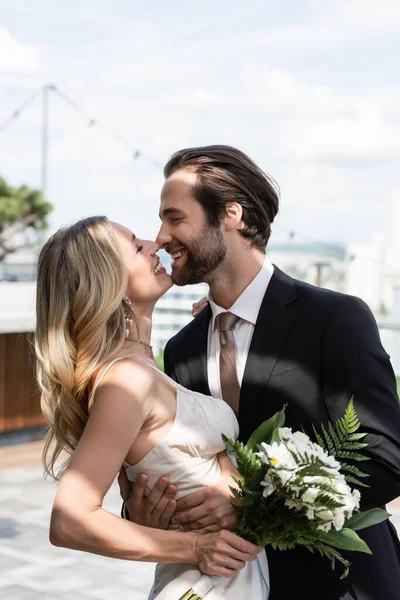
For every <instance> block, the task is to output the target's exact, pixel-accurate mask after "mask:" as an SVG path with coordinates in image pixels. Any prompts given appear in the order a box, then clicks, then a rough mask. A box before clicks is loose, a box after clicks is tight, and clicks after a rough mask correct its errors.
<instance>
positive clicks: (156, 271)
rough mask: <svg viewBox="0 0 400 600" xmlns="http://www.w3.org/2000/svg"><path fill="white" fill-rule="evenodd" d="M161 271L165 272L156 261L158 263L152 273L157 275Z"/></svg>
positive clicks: (159, 262)
mask: <svg viewBox="0 0 400 600" xmlns="http://www.w3.org/2000/svg"><path fill="white" fill-rule="evenodd" d="M161 271H165V269H164V267H163V266H162V264H161V261H158V263H157V264H156V266H155V267H154V269H153V273H154V275H157V274H158V273H160V272H161Z"/></svg>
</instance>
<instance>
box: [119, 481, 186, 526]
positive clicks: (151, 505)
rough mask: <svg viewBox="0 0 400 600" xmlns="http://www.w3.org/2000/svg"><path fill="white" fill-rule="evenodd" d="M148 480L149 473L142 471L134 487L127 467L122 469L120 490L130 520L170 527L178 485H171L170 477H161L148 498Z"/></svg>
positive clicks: (141, 523)
mask: <svg viewBox="0 0 400 600" xmlns="http://www.w3.org/2000/svg"><path fill="white" fill-rule="evenodd" d="M147 480H148V477H147V475H146V474H144V473H142V474H141V475H139V477H138V478H137V480H136V482H135V485H134V486H133V487H132V486H131V483H130V481H129V480H128V478H127V476H126V473H125V469H121V471H120V474H119V476H118V484H119V490H120V494H121V497H122V499H123V501H124V503H125V506H126V508H127V510H128V512H129V517H130V520H131V521H133V522H134V523H137V524H138V525H145V526H146V527H155V528H156V529H168V527H169V524H170V521H171V517H172V515H173V514H174V512H175V509H176V500H174V497H175V494H176V486H174V485H170V483H169V479H168V477H161V478H160V479H159V480H158V481H157V483H156V485H155V486H154V488H153V489H152V491H151V492H150V494H149V495H148V497H147V498H146V496H145V495H144V493H145V490H146V483H147Z"/></svg>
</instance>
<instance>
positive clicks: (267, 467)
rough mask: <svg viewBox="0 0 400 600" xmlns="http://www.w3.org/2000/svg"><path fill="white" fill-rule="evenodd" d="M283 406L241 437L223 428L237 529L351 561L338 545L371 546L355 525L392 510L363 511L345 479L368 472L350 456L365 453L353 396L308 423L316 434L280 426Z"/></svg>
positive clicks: (189, 597) (360, 457)
mask: <svg viewBox="0 0 400 600" xmlns="http://www.w3.org/2000/svg"><path fill="white" fill-rule="evenodd" d="M284 425H285V407H284V408H283V409H282V410H281V411H279V412H278V413H276V414H275V415H274V416H273V417H271V419H269V420H268V421H265V422H264V423H263V424H262V425H260V427H259V428H258V429H256V431H254V433H253V434H252V436H251V437H250V439H249V441H248V443H247V444H246V445H244V444H242V443H240V442H238V441H235V440H232V439H229V438H227V437H225V436H223V440H224V442H225V446H226V448H227V451H228V454H230V455H232V456H234V457H235V459H236V462H237V468H238V471H239V473H240V477H239V478H235V477H234V480H235V482H236V484H237V486H238V487H237V488H234V487H231V491H232V494H233V495H234V496H235V498H236V499H237V506H236V510H237V523H238V527H237V532H236V533H237V534H238V535H240V536H241V537H243V538H244V539H246V540H248V541H250V542H253V543H254V544H258V545H259V546H269V545H270V546H271V547H272V548H273V549H274V550H275V549H278V550H290V549H293V548H295V547H296V546H304V547H305V548H308V550H310V551H311V552H315V551H317V552H319V553H320V554H321V555H322V556H324V557H326V558H327V559H329V560H330V562H331V565H332V568H333V569H334V568H335V565H336V562H339V563H341V564H342V565H343V567H344V570H343V573H342V575H341V578H343V577H346V576H347V574H348V572H349V567H350V561H348V560H347V559H346V558H344V557H343V556H342V554H341V552H340V551H341V550H346V551H358V552H365V553H367V554H371V550H370V549H369V547H368V546H367V544H366V543H365V542H364V541H363V540H362V539H361V538H360V537H359V536H358V535H357V533H356V532H357V531H358V530H360V529H364V528H365V527H370V526H371V525H375V524H377V523H380V522H382V521H384V520H386V519H387V518H389V516H390V515H389V513H387V512H386V511H385V510H382V509H379V508H374V509H372V510H368V511H365V512H360V511H359V510H358V509H359V506H360V492H359V491H358V490H357V489H352V488H351V487H350V485H349V484H355V485H357V486H359V487H368V486H367V485H366V483H364V481H363V479H364V478H366V477H368V475H367V474H365V473H363V472H362V471H361V469H360V468H359V467H358V466H357V465H356V464H355V463H357V462H361V461H365V460H368V457H367V456H365V455H364V454H363V453H362V450H363V449H364V448H365V447H366V446H367V444H366V443H365V442H363V441H362V440H363V438H364V437H365V435H366V433H360V432H359V431H358V430H359V427H360V422H359V420H358V417H357V414H356V411H355V409H354V403H353V398H352V399H351V400H350V401H349V403H348V405H347V408H346V411H345V414H344V416H343V417H342V418H341V419H339V420H338V421H336V422H335V423H334V424H332V423H330V422H329V423H328V424H327V425H326V426H324V425H321V430H320V432H318V431H317V430H316V428H315V427H314V426H313V432H314V435H315V439H316V442H314V441H312V440H311V439H310V437H309V436H308V435H306V434H305V433H304V432H301V431H295V432H293V431H292V429H290V428H288V427H285V426H284ZM221 579H223V578H219V577H216V576H210V575H202V577H201V578H200V579H199V581H198V582H196V584H195V585H194V586H193V587H192V588H191V589H190V590H188V591H187V592H186V593H185V594H184V595H183V596H182V597H181V598H180V600H201V598H204V597H205V596H206V594H207V593H208V592H209V591H210V589H212V588H213V587H214V586H216V585H218V581H220V580H221Z"/></svg>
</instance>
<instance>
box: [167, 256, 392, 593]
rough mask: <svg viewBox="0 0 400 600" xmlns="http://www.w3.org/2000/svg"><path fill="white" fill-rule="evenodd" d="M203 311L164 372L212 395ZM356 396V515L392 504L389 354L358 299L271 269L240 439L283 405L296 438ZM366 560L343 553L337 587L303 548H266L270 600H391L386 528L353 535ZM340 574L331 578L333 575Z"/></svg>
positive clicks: (181, 336)
mask: <svg viewBox="0 0 400 600" xmlns="http://www.w3.org/2000/svg"><path fill="white" fill-rule="evenodd" d="M210 316H211V309H210V308H209V307H207V308H205V309H204V310H203V311H202V313H201V314H200V315H199V316H198V317H197V318H196V319H194V320H193V321H192V322H191V323H189V325H187V326H186V327H185V328H184V329H182V330H181V331H180V332H179V333H178V334H177V335H176V336H174V337H173V338H172V339H171V340H170V341H169V342H168V344H167V347H166V349H165V354H164V361H165V370H166V372H167V373H168V374H169V375H170V376H171V377H172V378H173V379H175V380H176V381H177V382H179V383H181V384H182V385H184V386H185V387H188V388H190V389H193V390H196V391H200V392H202V393H205V394H210V390H209V387H208V382H207V336H208V327H209V320H210ZM353 394H354V396H355V408H356V411H357V414H358V416H359V418H360V421H361V424H362V428H363V431H367V432H368V436H367V438H366V441H367V442H368V444H369V446H368V448H367V452H368V455H369V457H370V459H371V460H370V461H369V462H365V463H363V465H362V466H363V470H364V471H367V472H368V473H369V474H370V477H369V479H368V480H367V483H368V484H369V485H370V487H369V488H367V489H364V488H363V489H362V490H361V493H362V508H369V507H373V506H383V505H384V504H385V503H386V502H389V501H390V500H393V499H394V498H396V497H397V496H400V405H399V400H398V396H397V391H396V380H395V377H394V373H393V369H392V367H391V364H390V360H389V356H388V355H387V354H386V352H385V350H384V349H383V347H382V345H381V342H380V338H379V333H378V329H377V326H376V323H375V320H374V318H373V316H372V313H371V312H370V310H369V309H368V307H367V306H366V304H365V303H364V302H362V301H361V300H360V299H358V298H354V297H352V296H347V295H344V294H339V293H336V292H332V291H329V290H325V289H321V288H317V287H314V286H311V285H308V284H306V283H304V282H301V281H297V280H294V279H292V278H291V277H288V276H287V275H285V274H284V273H283V272H282V271H280V270H279V269H278V268H277V267H275V269H274V274H273V276H272V279H271V281H270V284H269V286H268V289H267V292H266V294H265V296H264V299H263V302H262V305H261V308H260V312H259V315H258V319H257V323H256V326H255V330H254V334H253V337H252V341H251V345H250V350H249V355H248V359H247V364H246V368H245V372H244V376H243V382H242V387H241V394H240V404H239V416H238V419H239V425H240V438H241V440H242V441H243V442H246V441H247V439H248V438H249V436H250V434H251V433H252V432H253V431H254V429H256V427H258V426H259V425H260V424H261V423H262V422H263V421H264V420H265V419H268V418H269V417H270V416H271V415H272V414H274V413H275V412H276V411H278V410H280V409H281V408H282V405H283V404H287V410H286V424H287V426H289V427H292V428H293V429H294V430H298V429H301V427H304V428H305V430H306V431H307V432H308V433H310V434H312V430H311V427H310V426H311V423H314V424H316V425H319V424H320V423H321V422H326V421H327V420H328V419H330V420H336V419H338V418H339V417H341V416H343V413H344V410H345V408H346V405H347V402H348V400H349V398H350V397H351V396H352V395H353ZM360 534H361V535H362V537H363V538H364V539H365V540H366V541H367V543H368V544H369V546H370V548H371V550H372V552H373V555H372V556H369V555H366V554H361V553H357V552H354V553H350V555H349V558H350V560H351V561H352V567H351V569H350V575H349V576H348V577H347V578H346V579H345V580H340V579H339V574H340V566H338V571H336V572H333V571H332V570H331V567H330V563H329V561H328V560H327V559H325V558H321V557H319V556H316V555H314V554H311V552H309V551H308V550H306V549H296V550H293V551H287V552H280V551H273V550H272V549H271V548H267V556H268V560H269V566H270V576H271V596H270V600H289V599H293V600H303V599H304V600H339V599H342V600H350V599H356V600H378V599H379V600H380V599H382V600H399V599H400V544H399V540H398V538H397V535H396V532H395V530H394V527H393V525H392V524H391V523H389V522H385V523H382V524H380V525H376V526H374V527H371V528H369V529H367V530H364V531H362V532H360ZM338 573H339V574H338Z"/></svg>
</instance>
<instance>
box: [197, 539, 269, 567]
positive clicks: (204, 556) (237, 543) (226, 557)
mask: <svg viewBox="0 0 400 600" xmlns="http://www.w3.org/2000/svg"><path fill="white" fill-rule="evenodd" d="M261 551H262V548H260V547H259V546H255V545H254V544H251V543H250V542H247V541H246V540H244V539H243V538H241V537H239V536H237V535H236V534H235V533H231V532H230V531H226V530H223V531H219V532H218V533H208V534H206V535H199V536H198V538H197V541H196V562H197V564H198V566H199V568H200V571H202V572H203V573H208V574H209V575H219V576H222V577H232V576H233V575H235V573H236V572H237V571H238V570H239V569H242V568H243V567H244V565H245V564H246V562H249V561H253V560H255V558H256V557H257V554H259V553H260V552H261Z"/></svg>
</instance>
